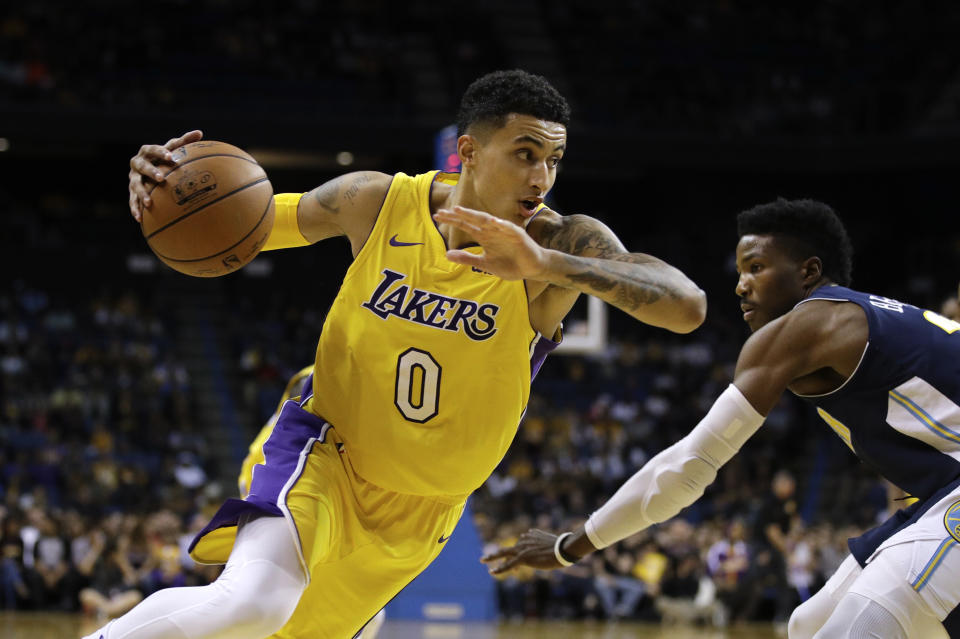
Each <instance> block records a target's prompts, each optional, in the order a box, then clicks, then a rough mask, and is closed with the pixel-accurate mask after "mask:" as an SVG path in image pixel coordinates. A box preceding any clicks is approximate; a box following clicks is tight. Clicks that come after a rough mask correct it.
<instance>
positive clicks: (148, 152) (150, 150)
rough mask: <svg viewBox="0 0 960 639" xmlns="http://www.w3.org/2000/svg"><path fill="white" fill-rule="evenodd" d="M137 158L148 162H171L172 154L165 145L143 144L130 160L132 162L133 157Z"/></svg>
mask: <svg viewBox="0 0 960 639" xmlns="http://www.w3.org/2000/svg"><path fill="white" fill-rule="evenodd" d="M138 158H139V159H141V160H144V161H146V162H148V163H150V164H164V163H165V164H172V163H173V155H171V153H170V151H168V150H167V148H166V147H165V146H162V145H160V144H144V145H143V146H141V147H140V150H139V151H137V154H136V155H135V156H133V158H132V159H131V160H130V162H131V163H132V162H133V160H134V159H138Z"/></svg>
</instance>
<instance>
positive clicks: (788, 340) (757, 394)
mask: <svg viewBox="0 0 960 639" xmlns="http://www.w3.org/2000/svg"><path fill="white" fill-rule="evenodd" d="M820 339H821V335H820V326H818V325H817V323H816V320H815V318H812V317H810V316H809V314H807V313H797V312H796V311H793V312H790V313H787V314H786V315H784V316H782V317H779V318H777V319H776V320H774V321H772V322H770V323H769V324H767V325H766V326H764V327H763V328H761V329H760V330H758V331H757V332H756V333H754V334H753V335H751V336H750V339H748V340H747V341H746V343H745V344H744V345H743V348H742V349H741V350H740V356H739V358H737V368H736V372H735V373H734V379H733V383H734V385H735V386H736V387H737V388H738V389H739V390H740V392H741V393H743V396H744V397H746V399H747V401H749V402H750V404H751V405H752V406H753V407H754V408H755V409H756V410H757V412H758V413H760V414H762V415H767V414H769V413H770V411H771V410H772V409H773V407H774V406H775V405H776V403H777V401H779V399H780V396H781V395H782V394H783V392H784V391H785V390H786V389H787V387H788V386H789V385H790V384H791V383H792V382H793V381H794V380H796V379H798V378H800V377H803V376H805V375H809V374H810V373H813V372H814V371H816V370H817V369H818V368H821V367H822V364H821V363H819V362H817V361H816V359H817V353H818V349H817V348H816V346H817V343H818V341H819V340H820Z"/></svg>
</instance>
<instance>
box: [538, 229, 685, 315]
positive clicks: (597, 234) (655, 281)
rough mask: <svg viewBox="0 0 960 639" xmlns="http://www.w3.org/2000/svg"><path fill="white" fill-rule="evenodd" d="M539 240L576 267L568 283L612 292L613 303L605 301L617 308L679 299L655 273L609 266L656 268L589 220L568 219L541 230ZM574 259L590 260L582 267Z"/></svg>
mask: <svg viewBox="0 0 960 639" xmlns="http://www.w3.org/2000/svg"><path fill="white" fill-rule="evenodd" d="M541 238H542V243H543V246H545V247H546V248H552V249H555V250H558V251H560V252H562V253H566V254H568V255H570V256H571V257H570V258H568V259H567V262H568V263H569V264H570V265H571V266H575V267H576V270H575V271H574V272H571V273H568V274H567V278H568V279H569V280H570V281H571V282H574V283H576V284H582V285H585V286H587V287H588V288H590V289H592V290H593V291H594V292H596V293H606V294H608V295H609V293H610V292H611V291H612V294H613V299H610V298H609V296H608V297H607V299H608V300H610V301H611V302H612V303H613V304H615V305H616V306H617V307H619V308H622V309H624V310H627V311H633V310H637V309H638V308H640V307H641V306H645V305H648V304H654V303H655V302H657V301H659V300H660V299H661V298H662V297H663V296H664V295H669V296H670V297H672V298H679V297H680V295H679V293H678V291H676V290H675V289H674V288H672V287H671V286H670V285H669V284H668V283H667V282H665V281H663V280H661V279H660V278H659V277H658V275H657V274H656V273H655V272H650V271H647V272H638V271H634V270H631V269H630V268H629V267H626V268H625V267H621V266H619V265H618V264H613V262H621V263H627V264H636V265H638V266H643V265H648V264H656V263H657V262H658V260H657V259H656V258H653V257H651V256H649V255H644V254H642V253H628V252H627V250H626V248H624V246H623V245H622V244H621V243H620V241H619V240H618V239H617V238H616V236H614V235H613V234H612V233H611V232H610V231H609V230H608V229H607V228H606V227H604V226H603V225H602V224H600V223H599V222H596V221H595V220H593V219H591V218H588V217H586V216H580V215H572V216H570V217H568V218H565V220H564V222H563V223H561V224H557V225H555V226H552V227H547V228H545V229H544V232H543V234H542V235H541ZM577 257H584V258H588V259H589V258H594V259H590V261H589V263H587V264H585V263H584V261H582V260H578V259H576V258H577ZM584 267H586V269H584Z"/></svg>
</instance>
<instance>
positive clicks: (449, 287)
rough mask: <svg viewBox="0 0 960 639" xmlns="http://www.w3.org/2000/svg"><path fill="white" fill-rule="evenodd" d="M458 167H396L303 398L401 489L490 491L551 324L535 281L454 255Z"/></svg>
mask: <svg viewBox="0 0 960 639" xmlns="http://www.w3.org/2000/svg"><path fill="white" fill-rule="evenodd" d="M458 177H459V176H458V175H455V174H445V173H441V172H439V171H432V172H429V173H424V174H421V175H417V176H413V177H411V176H408V175H405V174H403V173H398V174H396V175H395V176H394V178H393V181H392V183H391V185H390V188H389V190H388V192H387V195H386V199H385V200H384V203H383V206H382V208H381V210H380V213H379V217H378V218H377V221H376V223H375V225H374V227H373V230H372V231H371V233H370V237H369V238H367V241H366V243H365V244H364V245H363V247H362V248H361V250H360V252H359V253H358V255H357V256H356V259H355V260H354V261H353V264H351V266H350V268H349V269H348V270H347V273H346V276H345V277H344V280H343V284H342V286H341V288H340V291H339V293H338V294H337V297H336V299H335V300H334V302H333V306H332V307H331V309H330V312H329V313H328V315H327V317H326V320H325V323H324V326H323V331H322V333H321V336H320V341H319V344H318V346H317V355H316V362H315V366H314V378H313V397H312V398H311V399H310V400H309V401H308V402H307V404H306V405H305V406H304V407H305V408H307V409H308V410H310V411H312V412H314V413H315V414H317V415H319V416H321V417H322V418H323V419H325V420H327V421H328V422H330V423H331V424H332V425H333V427H334V428H335V429H336V430H337V433H338V434H339V436H340V437H342V438H343V441H344V445H345V447H346V452H348V453H349V455H348V457H349V460H350V463H351V464H352V465H353V467H354V470H355V471H356V473H357V474H358V475H359V476H360V477H362V478H363V479H365V480H367V481H369V482H370V483H372V484H374V485H377V486H379V487H381V488H384V489H386V490H390V491H394V492H398V493H405V494H411V495H423V496H451V497H452V496H465V495H467V494H469V493H470V492H472V491H473V490H475V489H476V488H478V487H479V486H480V485H481V484H482V483H483V482H484V481H485V480H486V479H487V477H488V476H489V475H490V473H491V472H493V470H494V468H495V467H496V466H497V464H498V463H499V462H500V460H501V459H502V458H503V455H504V454H505V453H506V451H507V448H508V447H509V446H510V443H511V441H512V440H513V437H514V435H515V434H516V431H517V426H518V425H519V422H520V419H521V417H522V416H523V412H524V410H525V408H526V405H527V400H528V397H529V393H530V380H531V358H532V357H533V355H534V347H535V345H536V344H537V342H538V340H539V335H538V333H537V332H536V331H535V330H534V329H533V328H532V327H531V326H530V319H529V313H528V300H527V294H526V288H525V286H524V283H523V281H522V280H518V281H507V280H504V279H501V278H499V277H497V276H494V275H491V274H489V273H485V272H483V271H480V270H479V269H476V268H474V267H471V266H467V265H462V264H455V263H453V262H451V261H449V260H448V259H447V258H446V251H447V246H446V244H445V241H444V238H443V236H442V235H441V234H440V232H439V231H438V229H437V227H436V224H435V223H434V220H433V218H432V217H431V214H430V193H431V189H432V186H433V184H434V182H435V181H442V182H446V183H455V182H456V179H457V178H458ZM471 250H476V251H478V252H479V251H480V249H479V247H477V248H475V249H471ZM548 341H549V340H544V342H548ZM537 350H538V351H539V350H540V349H537Z"/></svg>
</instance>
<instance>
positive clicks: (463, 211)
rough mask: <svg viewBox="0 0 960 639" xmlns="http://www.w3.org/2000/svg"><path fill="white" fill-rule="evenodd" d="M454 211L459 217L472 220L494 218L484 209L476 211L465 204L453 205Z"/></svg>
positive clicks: (481, 220)
mask: <svg viewBox="0 0 960 639" xmlns="http://www.w3.org/2000/svg"><path fill="white" fill-rule="evenodd" d="M453 210H454V212H456V214H457V215H460V216H461V217H464V218H467V219H468V220H472V221H474V222H484V221H489V220H496V219H497V218H495V217H494V216H492V215H490V214H489V213H487V212H485V211H478V210H476V209H468V208H467V207H465V206H460V205H459V204H458V205H456V206H454V207H453Z"/></svg>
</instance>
